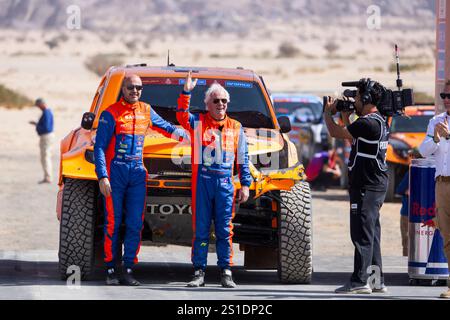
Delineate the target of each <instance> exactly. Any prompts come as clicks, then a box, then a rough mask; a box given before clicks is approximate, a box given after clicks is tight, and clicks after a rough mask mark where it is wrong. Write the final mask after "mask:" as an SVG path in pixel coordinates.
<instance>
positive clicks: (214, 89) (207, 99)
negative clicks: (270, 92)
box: [205, 82, 230, 105]
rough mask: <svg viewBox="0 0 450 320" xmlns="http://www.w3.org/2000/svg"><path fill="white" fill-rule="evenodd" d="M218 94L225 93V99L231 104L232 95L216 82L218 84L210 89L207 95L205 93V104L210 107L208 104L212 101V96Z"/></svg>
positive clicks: (214, 84)
mask: <svg viewBox="0 0 450 320" xmlns="http://www.w3.org/2000/svg"><path fill="white" fill-rule="evenodd" d="M218 92H221V93H224V94H225V97H226V98H227V100H228V102H230V94H229V93H228V91H227V90H226V89H225V88H224V87H222V86H221V85H220V84H218V83H217V82H216V83H213V84H212V85H211V86H210V87H209V89H208V90H207V91H206V93H205V104H206V105H208V103H209V102H210V101H211V96H212V94H213V93H218Z"/></svg>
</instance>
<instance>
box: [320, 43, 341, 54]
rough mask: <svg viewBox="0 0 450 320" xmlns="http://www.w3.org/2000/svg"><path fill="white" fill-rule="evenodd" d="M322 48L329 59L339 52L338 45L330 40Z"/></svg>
mask: <svg viewBox="0 0 450 320" xmlns="http://www.w3.org/2000/svg"><path fill="white" fill-rule="evenodd" d="M323 48H324V49H325V51H326V52H327V55H328V56H329V57H331V56H334V55H335V54H336V52H337V51H338V50H339V45H338V44H337V43H336V42H334V41H333V40H330V41H328V42H327V43H325V45H324V46H323Z"/></svg>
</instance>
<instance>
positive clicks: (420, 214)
mask: <svg viewBox="0 0 450 320" xmlns="http://www.w3.org/2000/svg"><path fill="white" fill-rule="evenodd" d="M410 215H411V217H412V218H413V219H414V220H416V221H417V220H419V219H420V221H422V222H426V223H425V225H427V226H432V224H433V223H432V219H433V218H434V217H436V202H433V206H431V207H424V206H421V205H420V203H419V202H413V203H412V204H411V212H410ZM428 222H429V223H428ZM433 225H434V224H433Z"/></svg>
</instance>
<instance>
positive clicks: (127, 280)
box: [120, 268, 141, 287]
mask: <svg viewBox="0 0 450 320" xmlns="http://www.w3.org/2000/svg"><path fill="white" fill-rule="evenodd" d="M120 283H121V284H122V285H124V286H132V287H137V286H140V285H141V283H140V282H139V281H137V280H136V279H135V278H134V277H133V270H132V269H130V268H127V269H126V270H125V272H124V274H123V276H122V279H121V281H120Z"/></svg>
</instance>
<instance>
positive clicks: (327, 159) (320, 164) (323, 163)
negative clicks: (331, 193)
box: [305, 150, 342, 191]
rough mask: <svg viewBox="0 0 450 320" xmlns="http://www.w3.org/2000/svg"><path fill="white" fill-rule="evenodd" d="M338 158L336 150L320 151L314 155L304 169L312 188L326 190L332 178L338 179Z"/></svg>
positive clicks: (339, 170) (339, 173)
mask: <svg viewBox="0 0 450 320" xmlns="http://www.w3.org/2000/svg"><path fill="white" fill-rule="evenodd" d="M338 160H339V159H338V156H337V152H336V150H329V151H322V152H318V153H316V154H315V155H314V158H313V159H311V161H310V163H309V164H308V166H307V167H306V171H305V173H306V176H307V181H308V182H309V183H310V184H311V188H312V189H313V190H318V191H326V189H327V188H328V186H330V184H331V183H332V182H333V180H337V179H340V177H341V174H342V172H341V168H340V165H339V161H338Z"/></svg>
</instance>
